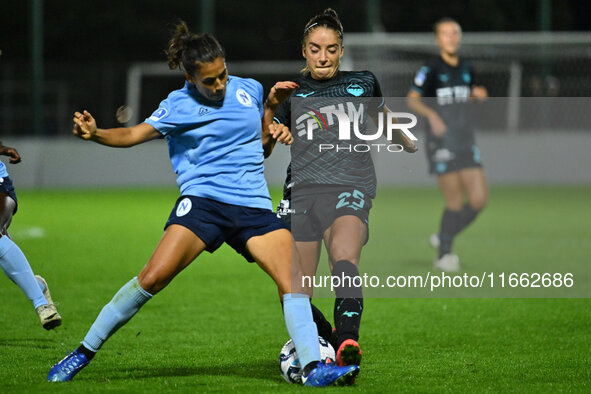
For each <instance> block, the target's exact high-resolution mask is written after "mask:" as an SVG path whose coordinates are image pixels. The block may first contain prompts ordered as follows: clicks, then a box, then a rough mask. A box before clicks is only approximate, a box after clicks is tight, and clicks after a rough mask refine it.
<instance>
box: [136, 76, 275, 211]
mask: <svg viewBox="0 0 591 394" xmlns="http://www.w3.org/2000/svg"><path fill="white" fill-rule="evenodd" d="M262 117H263V87H262V86H261V84H260V83H258V82H257V81H255V80H253V79H244V78H239V77H234V76H229V77H228V84H227V85H226V96H225V98H224V100H223V101H222V102H212V101H210V100H207V99H205V98H204V97H203V96H202V95H201V94H200V93H199V92H198V91H197V89H196V88H195V85H193V84H190V83H188V82H185V87H183V88H182V89H179V90H175V91H174V92H172V93H170V94H169V95H168V98H166V100H164V101H162V102H161V103H160V106H159V107H158V109H157V110H156V111H154V113H153V114H152V116H150V117H149V118H147V119H146V121H145V122H146V123H148V124H150V125H152V126H153V127H154V128H155V129H156V130H158V131H159V132H160V133H162V135H164V136H165V137H166V140H167V141H168V150H169V154H170V160H171V162H172V167H173V169H174V172H175V173H176V174H177V184H178V185H179V188H180V191H181V195H192V196H197V197H205V198H210V199H212V200H216V201H219V202H223V203H227V204H234V205H240V206H246V207H252V208H264V209H269V210H270V209H272V208H271V197H270V196H269V190H268V188H267V182H266V181H265V177H264V175H263V160H264V157H263V146H262V142H261V118H262Z"/></svg>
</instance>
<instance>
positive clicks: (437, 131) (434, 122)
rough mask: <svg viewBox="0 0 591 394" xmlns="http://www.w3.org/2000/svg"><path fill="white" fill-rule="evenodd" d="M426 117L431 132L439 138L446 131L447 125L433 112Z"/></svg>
mask: <svg viewBox="0 0 591 394" xmlns="http://www.w3.org/2000/svg"><path fill="white" fill-rule="evenodd" d="M427 119H429V125H430V126H431V133H433V135H434V136H435V137H437V138H441V136H443V134H444V133H445V132H446V131H447V126H446V125H445V123H443V120H442V119H441V117H439V115H437V114H436V113H433V114H432V115H430V116H429V117H428V118H427Z"/></svg>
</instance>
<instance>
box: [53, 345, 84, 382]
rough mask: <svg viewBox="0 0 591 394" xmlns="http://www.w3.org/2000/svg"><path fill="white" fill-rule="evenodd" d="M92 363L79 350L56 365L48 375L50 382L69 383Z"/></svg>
mask: <svg viewBox="0 0 591 394" xmlns="http://www.w3.org/2000/svg"><path fill="white" fill-rule="evenodd" d="M88 363H90V360H89V359H88V358H87V357H86V355H84V354H83V353H81V352H79V351H78V349H76V350H74V351H73V352H72V353H70V354H68V355H67V356H66V357H64V358H63V359H62V360H61V361H60V362H59V363H57V364H55V365H54V366H53V367H52V368H51V370H50V371H49V374H48V375H47V381H48V382H67V381H69V380H72V378H73V377H74V376H76V374H77V373H78V372H80V370H81V369H82V368H84V367H86V366H87V365H88Z"/></svg>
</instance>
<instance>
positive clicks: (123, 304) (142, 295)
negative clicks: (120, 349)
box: [82, 276, 152, 352]
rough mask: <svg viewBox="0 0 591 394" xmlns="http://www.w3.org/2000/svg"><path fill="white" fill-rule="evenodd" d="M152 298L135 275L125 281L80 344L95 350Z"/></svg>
mask: <svg viewBox="0 0 591 394" xmlns="http://www.w3.org/2000/svg"><path fill="white" fill-rule="evenodd" d="M150 298H152V294H150V293H148V292H147V291H146V290H144V289H142V287H141V286H140V285H139V283H138V281H137V276H136V277H134V278H133V279H132V280H130V281H129V282H127V283H126V284H125V285H124V286H123V287H122V288H121V289H120V290H119V291H118V292H117V294H115V296H114V297H113V299H112V300H111V301H110V302H109V303H108V304H107V305H105V306H104V307H103V310H102V311H101V313H99V315H98V317H97V318H96V320H95V321H94V324H93V325H92V327H90V330H88V333H87V334H86V337H84V341H82V344H83V345H84V346H85V347H86V348H87V349H90V350H92V351H93V352H97V351H98V350H99V349H100V348H101V346H102V345H103V343H105V341H106V340H107V339H109V337H110V336H111V335H113V334H114V333H115V331H117V330H118V329H119V327H122V326H123V325H124V324H125V323H127V322H128V321H129V319H131V318H132V317H133V316H134V315H135V314H136V313H137V311H139V310H140V308H141V307H142V306H143V305H144V304H145V303H146V302H148V301H149V300H150Z"/></svg>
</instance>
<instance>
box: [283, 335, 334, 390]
mask: <svg viewBox="0 0 591 394" xmlns="http://www.w3.org/2000/svg"><path fill="white" fill-rule="evenodd" d="M318 347H319V348H320V358H321V361H324V362H325V363H334V361H335V358H336V356H335V352H334V349H333V347H332V346H331V345H330V343H328V342H327V341H326V340H324V338H322V337H318ZM279 368H280V369H281V376H283V379H285V381H286V382H287V383H302V366H301V365H300V360H299V358H298V354H297V353H296V349H295V346H294V344H293V341H292V340H291V339H290V340H289V341H287V342H286V343H285V345H283V348H282V349H281V353H279Z"/></svg>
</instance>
